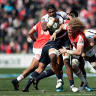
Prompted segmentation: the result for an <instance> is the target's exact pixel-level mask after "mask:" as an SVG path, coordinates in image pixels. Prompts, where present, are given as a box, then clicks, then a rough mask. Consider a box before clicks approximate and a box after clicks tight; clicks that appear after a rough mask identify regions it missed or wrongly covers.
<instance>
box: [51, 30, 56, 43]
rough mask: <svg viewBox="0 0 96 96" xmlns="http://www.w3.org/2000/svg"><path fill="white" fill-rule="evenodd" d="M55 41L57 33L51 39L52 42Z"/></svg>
mask: <svg viewBox="0 0 96 96" xmlns="http://www.w3.org/2000/svg"><path fill="white" fill-rule="evenodd" d="M55 39H56V32H54V33H53V34H52V36H51V37H50V40H51V41H55Z"/></svg>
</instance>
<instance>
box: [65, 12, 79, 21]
mask: <svg viewBox="0 0 96 96" xmlns="http://www.w3.org/2000/svg"><path fill="white" fill-rule="evenodd" d="M66 13H67V16H68V18H69V19H72V18H74V17H78V12H77V11H76V10H70V11H66Z"/></svg>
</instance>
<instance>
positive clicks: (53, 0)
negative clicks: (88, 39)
mask: <svg viewBox="0 0 96 96" xmlns="http://www.w3.org/2000/svg"><path fill="white" fill-rule="evenodd" d="M47 4H54V5H55V6H56V8H57V9H58V10H62V11H66V9H68V8H69V9H70V8H73V9H74V10H77V11H78V12H79V17H80V19H81V20H82V22H83V23H84V24H85V26H86V28H96V0H0V53H6V54H10V53H31V52H32V45H33V42H29V40H28V39H27V37H28V32H29V30H30V29H31V28H32V26H33V25H34V24H36V23H37V22H38V21H39V20H40V18H41V17H42V16H43V15H45V14H46V9H45V7H46V5H47ZM35 36H37V34H35Z"/></svg>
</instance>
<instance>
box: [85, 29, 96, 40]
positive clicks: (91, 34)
mask: <svg viewBox="0 0 96 96" xmlns="http://www.w3.org/2000/svg"><path fill="white" fill-rule="evenodd" d="M84 34H85V36H86V38H87V39H91V38H94V36H95V35H96V30H95V29H86V30H84Z"/></svg>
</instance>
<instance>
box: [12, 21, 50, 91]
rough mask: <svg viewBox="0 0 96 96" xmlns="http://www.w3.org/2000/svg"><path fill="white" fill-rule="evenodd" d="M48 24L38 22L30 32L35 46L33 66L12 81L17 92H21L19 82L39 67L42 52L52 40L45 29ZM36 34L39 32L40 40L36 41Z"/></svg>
mask: <svg viewBox="0 0 96 96" xmlns="http://www.w3.org/2000/svg"><path fill="white" fill-rule="evenodd" d="M46 24H47V23H46V22H38V23H37V24H36V25H35V26H33V27H32V29H31V30H30V31H29V36H30V37H31V39H32V40H33V41H35V42H34V45H33V54H34V56H33V59H32V63H31V65H30V66H29V67H28V68H27V69H25V70H24V71H23V73H22V74H21V75H19V76H18V77H17V78H16V79H14V80H12V84H13V86H14V89H15V90H19V82H20V81H21V80H22V79H23V78H25V77H26V76H28V75H29V73H31V72H33V71H34V70H35V69H36V68H37V67H38V63H39V59H40V55H41V52H42V48H43V46H44V45H45V44H46V43H47V42H48V40H49V38H50V34H49V31H48V30H47V28H46V27H45V25H46ZM34 32H38V38H37V40H35V38H34Z"/></svg>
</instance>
